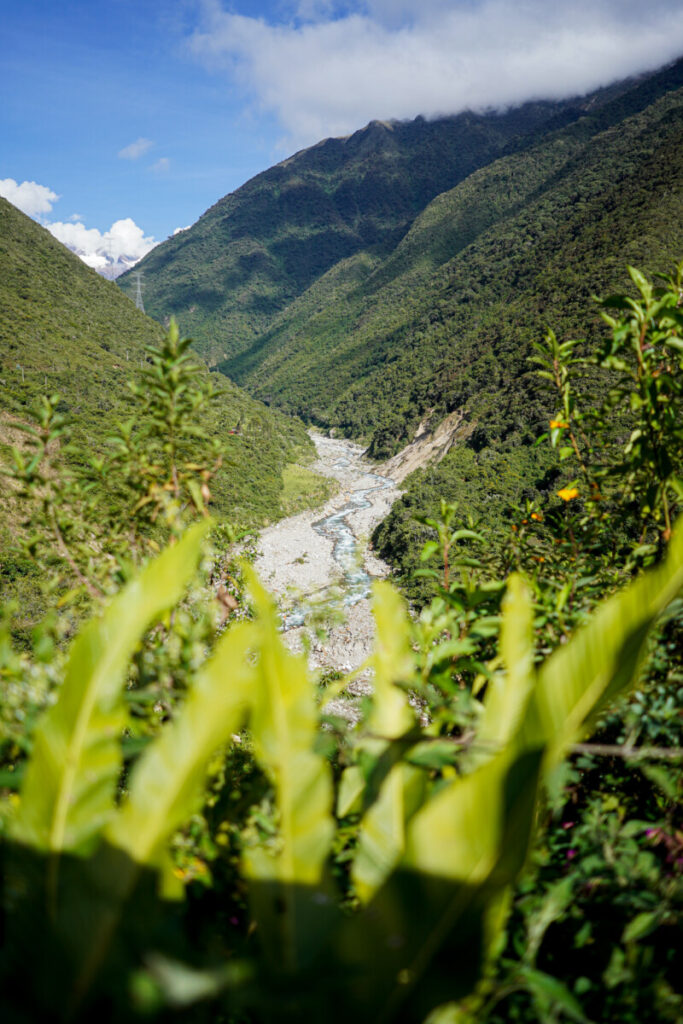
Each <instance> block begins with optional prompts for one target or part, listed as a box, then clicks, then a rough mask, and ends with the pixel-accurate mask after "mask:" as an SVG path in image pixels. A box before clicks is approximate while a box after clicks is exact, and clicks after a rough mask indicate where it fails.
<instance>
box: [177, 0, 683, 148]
mask: <svg viewBox="0 0 683 1024" xmlns="http://www.w3.org/2000/svg"><path fill="white" fill-rule="evenodd" d="M231 6H233V5H231ZM289 10H290V11H291V14H292V16H291V20H289V21H284V22H280V23H278V24H269V23H268V22H267V21H265V20H264V19H263V18H256V17H252V16H248V15H242V14H236V13H232V12H231V11H226V10H223V8H222V6H221V4H220V3H219V0H204V4H203V21H202V24H201V27H200V29H199V30H198V31H196V32H195V33H194V35H193V36H192V38H191V40H190V45H191V48H192V49H193V51H194V52H195V54H196V55H197V56H198V57H199V58H200V59H201V60H202V61H203V62H205V63H206V64H207V65H208V66H210V67H212V68H214V69H216V68H220V69H223V70H226V71H228V73H229V75H230V76H231V78H232V79H233V80H234V81H236V82H237V83H238V84H239V85H240V86H241V87H242V88H243V89H244V90H245V91H246V93H247V95H248V96H250V97H251V98H252V99H253V100H254V102H255V103H256V104H257V105H258V106H259V107H260V108H261V109H263V110H266V111H268V112H271V113H275V114H276V116H277V117H278V118H279V120H280V122H281V124H282V126H283V128H284V130H285V132H286V134H287V139H286V144H287V145H288V146H290V147H294V146H302V145H308V144H310V143H312V142H315V141H317V140H318V139H321V138H324V137H326V136H329V135H345V134H348V133H349V132H352V131H354V130H355V129H357V128H359V127H361V126H362V125H364V124H365V123H367V121H369V120H372V119H374V118H379V119H389V118H406V117H415V116H417V115H418V114H424V115H426V116H430V115H432V116H433V115H437V114H445V113H456V112H458V111H460V110H463V109H466V108H468V107H470V108H473V109H484V108H487V107H504V106H508V105H511V104H517V103H522V102H524V101H525V100H528V99H533V98H541V97H547V98H559V97H562V96H569V95H573V94H577V93H583V92H586V91H588V90H590V89H593V88H597V87H598V86H600V85H605V84H608V83H609V82H611V81H614V80H615V79H618V78H621V77H626V76H628V75H630V74H637V73H639V72H642V71H646V70H651V69H654V68H656V67H658V66H660V65H661V64H664V63H666V62H667V61H669V60H673V59H674V58H675V57H677V56H679V55H681V53H683V5H682V4H681V3H680V0H650V2H649V4H648V6H647V10H646V12H645V13H644V11H643V7H642V3H640V2H639V0H572V2H571V3H569V2H567V3H555V2H550V0H514V2H512V0H462V2H461V3H458V2H455V0H347V2H346V3H345V4H344V5H343V7H342V6H341V5H340V4H335V3H334V2H333V0H329V2H328V0H291V2H290V4H289Z"/></svg>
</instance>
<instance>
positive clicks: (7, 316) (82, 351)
mask: <svg viewBox="0 0 683 1024" xmlns="http://www.w3.org/2000/svg"><path fill="white" fill-rule="evenodd" d="M160 337H161V327H160V326H159V325H158V324H157V323H155V322H154V321H153V320H151V319H150V318H149V317H146V316H144V315H143V314H142V313H140V312H139V311H138V310H137V309H136V308H135V306H134V305H133V303H132V302H131V301H130V299H128V298H127V297H126V296H125V295H123V294H122V292H121V291H120V289H118V288H117V287H116V285H114V284H113V283H111V282H109V281H105V280H104V279H103V278H101V277H99V276H98V275H97V274H96V273H95V272H94V271H93V270H90V269H89V268H88V267H86V266H85V265H84V264H83V263H82V261H81V260H80V259H78V257H76V256H74V255H73V254H72V253H70V252H69V251H68V250H67V249H66V248H65V247H64V246H63V245H61V244H60V243H59V242H57V241H56V240H55V239H54V238H52V236H51V235H50V234H49V232H47V231H46V230H45V229H44V228H42V227H40V226H39V225H38V224H36V223H34V222H33V221H32V220H30V219H29V218H28V217H25V216H24V215H23V214H22V213H20V212H19V211H18V210H16V209H15V208H14V207H13V206H11V204H9V203H8V202H7V201H6V200H4V199H0V401H1V403H2V412H3V416H2V418H1V419H0V443H2V442H3V441H4V442H5V444H7V443H8V442H11V441H13V440H15V438H14V437H13V436H12V435H11V431H10V430H9V427H8V424H9V422H10V421H11V419H13V418H18V419H22V418H23V417H24V416H25V414H26V411H27V407H28V406H30V405H31V403H32V402H33V401H34V399H35V397H36V396H37V395H39V394H41V393H44V392H47V393H50V394H52V393H55V392H58V393H59V394H60V395H61V396H62V398H63V403H64V404H63V408H64V410H65V411H68V412H69V414H70V415H71V416H72V417H73V430H74V435H75V436H76V437H77V438H78V439H79V440H81V441H87V443H88V444H89V445H90V446H92V447H93V448H95V449H98V448H100V449H101V448H102V446H103V445H104V443H105V442H104V439H105V437H106V435H107V433H108V432H109V430H110V429H111V427H112V425H113V424H114V423H115V421H116V420H118V419H122V418H124V417H125V416H126V415H129V414H130V410H131V398H130V395H129V393H128V389H127V387H126V381H127V380H128V379H131V378H132V377H134V376H135V371H136V369H137V368H139V366H140V362H141V360H142V359H144V357H145V352H144V346H145V345H149V344H156V343H157V342H158V341H159V339H160ZM206 372H207V373H208V370H207V371H206ZM221 388H222V389H223V391H224V394H223V397H222V398H221V400H220V401H219V402H217V403H216V404H215V406H214V408H213V410H212V413H211V420H210V422H209V424H208V425H209V427H210V429H212V430H213V431H214V432H215V434H216V435H217V436H219V437H222V438H225V440H226V442H227V443H229V445H230V446H231V448H230V458H229V459H226V462H225V465H224V467H223V468H222V470H221V471H220V475H219V476H218V477H217V479H216V481H215V486H214V488H213V490H214V497H215V502H216V511H217V512H218V513H219V514H230V515H232V516H234V517H236V518H238V519H239V520H241V521H242V522H244V523H249V524H250V523H254V522H258V521H261V520H263V519H264V518H273V517H274V516H276V515H277V514H279V511H280V496H281V491H282V470H283V468H284V466H285V464H286V463H287V462H290V461H292V460H293V459H294V458H296V457H297V456H302V455H303V456H304V457H305V454H306V453H307V452H308V451H309V450H310V442H309V440H308V438H307V436H306V434H305V431H304V429H303V427H302V425H301V424H300V423H298V422H297V421H293V420H291V419H289V418H288V417H286V416H284V415H283V414H281V413H278V412H276V411H271V410H268V409H265V408H264V406H263V405H261V403H259V402H256V401H254V400H253V399H252V398H249V397H248V396H247V395H245V394H244V393H243V392H241V391H240V389H239V388H237V387H236V386H235V385H233V384H231V383H230V382H229V381H227V380H225V378H221ZM240 419H241V420H242V422H243V423H246V424H247V428H246V429H245V430H244V431H243V433H242V434H241V436H239V437H232V436H230V435H229V433H228V432H229V429H230V428H231V427H233V426H234V425H235V424H236V423H237V421H238V420H240Z"/></svg>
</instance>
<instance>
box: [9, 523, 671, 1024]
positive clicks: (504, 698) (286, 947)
mask: <svg viewBox="0 0 683 1024" xmlns="http://www.w3.org/2000/svg"><path fill="white" fill-rule="evenodd" d="M205 533H206V526H205V525H204V524H199V525H197V526H195V527H193V528H192V530H190V532H189V533H188V534H187V535H186V536H185V537H184V538H183V540H182V541H181V542H180V543H179V544H177V545H175V546H174V547H172V548H169V549H168V550H167V551H165V552H164V553H163V554H162V555H161V556H160V557H159V558H158V559H157V560H155V561H153V562H152V563H150V565H149V566H148V567H147V568H146V569H145V570H144V571H143V573H142V574H141V575H140V576H139V578H137V579H136V580H134V581H133V582H132V583H130V584H129V585H128V587H127V588H126V589H125V590H124V591H122V592H121V594H120V595H119V596H118V597H117V598H116V599H115V600H114V601H113V602H112V603H111V605H110V606H109V608H108V609H107V610H106V611H105V612H104V614H103V615H102V616H101V617H100V618H98V619H94V620H92V621H91V622H89V623H88V624H87V625H86V626H85V627H84V628H83V630H82V631H81V633H80V635H79V636H78V637H77V638H76V640H75V641H74V642H73V644H72V648H71V652H70V656H69V659H68V662H67V665H66V668H65V675H64V681H63V683H62V686H61V688H60V691H59V696H58V700H57V702H56V704H55V705H54V707H52V708H51V709H50V710H48V711H47V712H46V713H45V714H44V716H43V719H42V720H41V722H40V723H39V725H38V727H37V729H36V736H35V744H34V749H33V753H32V756H31V759H30V761H29V763H28V767H27V770H26V776H25V781H24V785H23V787H22V791H21V796H20V800H19V804H18V809H17V812H16V815H15V817H14V820H13V821H12V822H11V825H10V839H9V842H8V844H7V849H6V855H5V870H6V878H5V888H4V894H5V896H4V899H5V908H4V910H5V915H6V924H7V930H6V941H5V944H4V948H3V958H2V992H3V999H4V1000H5V1003H6V1008H7V1010H8V1012H9V1014H10V1019H11V1020H17V1021H18V1020H31V1019H36V1017H43V1018H44V1017H46V1016H47V1017H50V1018H54V1017H56V1018H57V1019H60V1018H65V1019H92V1015H93V1014H95V1013H99V1012H101V1011H102V1007H103V1006H104V1005H107V1006H108V1010H107V1015H108V1019H130V1016H131V1014H132V1013H133V1012H134V1008H135V1002H133V1004H131V1002H130V997H129V992H130V991H131V985H133V990H134V991H135V992H138V994H139V993H140V992H141V991H147V993H148V994H149V991H150V986H151V987H152V990H153V991H154V992H156V993H157V995H156V996H155V998H157V999H161V1000H162V1001H163V1000H165V999H168V1000H170V1001H171V1002H175V1003H176V1004H177V1003H181V1004H182V1003H187V1004H190V1003H194V1001H195V1000H196V998H198V997H199V996H204V997H211V998H213V999H216V998H218V999H220V1000H221V1001H223V1002H224V1003H225V1005H226V1007H228V1008H231V1009H232V1011H234V1012H237V1011H240V1010H246V1011H248V1012H249V1013H250V1015H252V1016H253V1018H254V1019H256V1020H287V1019H290V1018H294V1017H296V1018H300V1017H301V1015H302V1014H305V1015H307V1016H308V1017H309V1018H310V1019H314V1020H315V1019H319V1020H323V1019H324V1020H347V1019H348V1017H349V1015H355V1016H356V1017H357V1018H359V1019H362V1020H368V1021H391V1020H408V1019H411V1020H420V1019H422V1018H423V1017H424V1016H426V1014H428V1013H429V1012H430V1011H431V1010H432V1009H433V1008H434V1007H435V1006H437V1005H439V1004H440V1003H443V1002H445V1001H447V1000H452V999H458V998H462V997H463V996H465V995H466V994H467V993H468V992H470V991H472V989H473V987H474V986H475V984H476V983H477V980H478V978H479V977H480V975H481V972H482V970H483V966H484V964H485V961H486V957H487V951H488V950H489V949H490V948H491V945H492V943H493V941H494V939H495V936H496V935H497V933H498V931H499V929H500V927H501V924H502V922H503V920H504V908H505V905H506V900H507V893H508V892H509V888H510V886H511V885H512V883H513V882H514V881H515V879H516V878H517V876H518V874H519V872H520V870H521V868H522V866H523V864H524V861H525V858H526V855H527V850H528V847H529V843H530V840H531V837H532V835H533V830H534V819H535V814H536V805H537V801H538V797H539V792H540V787H541V785H542V780H543V778H544V777H545V775H546V773H547V772H548V771H549V770H550V769H551V768H552V767H553V766H554V765H556V764H557V763H558V761H559V760H560V759H561V757H562V756H563V753H564V752H565V751H566V749H567V745H568V744H570V743H571V742H573V741H574V740H575V739H576V738H577V737H578V736H581V735H582V734H583V733H584V732H585V730H586V729H587V728H588V727H589V725H590V723H591V721H592V720H593V719H594V716H595V714H596V711H597V709H599V708H600V707H601V706H602V705H603V704H604V703H605V702H606V701H609V700H612V699H613V698H614V697H615V696H616V695H617V694H618V693H620V692H623V691H624V690H625V689H627V688H628V687H629V686H630V685H631V684H632V682H633V680H634V679H635V678H636V675H637V672H638V667H639V664H640V661H641V658H642V655H643V652H644V649H645V643H646V639H647V634H648V631H649V629H650V628H651V626H652V624H653V622H654V621H655V619H656V618H657V616H658V615H659V614H660V613H661V612H662V611H663V610H664V609H665V608H666V606H667V605H668V604H669V603H670V602H671V600H672V599H673V598H674V597H675V595H676V593H677V592H678V591H679V589H680V588H681V586H683V533H679V534H678V535H676V536H675V537H674V538H673V540H672V542H671V550H670V553H669V557H668V559H667V561H666V563H665V564H664V565H662V566H661V567H660V568H659V569H657V570H655V571H653V572H651V573H649V574H646V575H644V576H643V577H642V578H641V579H639V580H637V581H636V582H635V583H633V584H632V585H631V586H630V587H628V588H627V589H625V590H624V591H623V592H621V593H620V594H618V595H617V596H615V597H613V598H612V599H610V600H609V601H608V602H607V603H606V604H604V606H602V607H601V608H600V609H599V610H598V611H597V613H596V614H595V616H594V617H593V619H592V620H591V622H590V623H589V624H588V626H587V627H586V628H585V629H583V630H581V631H580V632H579V633H577V635H576V636H575V637H574V638H573V639H572V640H571V641H570V643H569V644H567V645H566V646H565V647H563V648H562V649H561V650H559V651H558V652H557V653H556V654H554V655H553V656H551V657H550V658H549V659H547V660H546V661H545V662H543V664H542V665H541V666H540V668H539V669H536V668H535V667H534V651H533V641H532V612H531V603H530V594H529V591H528V588H527V586H526V584H525V583H524V581H523V580H522V579H521V578H519V577H512V578H511V579H510V581H509V583H508V590H507V596H506V598H505V601H504V605H503V619H502V632H501V642H500V650H499V654H500V662H501V669H500V671H499V672H498V673H497V675H496V676H495V677H494V678H493V679H492V680H491V683H490V685H489V687H488V689H487V691H486V694H485V696H484V701H483V704H482V709H481V716H480V723H479V727H478V731H477V736H476V739H475V740H474V741H473V742H472V743H470V744H469V745H468V748H467V750H466V751H465V753H464V755H463V757H462V758H461V761H460V768H459V770H460V772H461V774H460V775H459V776H458V777H455V778H449V777H448V773H446V774H445V775H444V774H442V773H441V772H440V771H438V770H435V769H434V767H433V765H434V762H432V761H430V758H429V747H430V744H431V743H432V742H433V738H432V736H431V735H430V730H429V728H427V729H425V730H421V729H420V727H419V725H418V723H417V722H416V720H415V716H414V713H413V712H412V710H411V708H410V705H409V702H408V695H407V693H406V687H408V688H409V687H410V686H411V684H412V683H413V681H414V680H415V667H414V663H413V656H412V654H411V649H410V643H409V638H410V628H411V627H410V624H409V620H408V618H407V616H406V613H405V611H404V609H403V607H402V603H401V601H400V599H399V598H398V596H397V595H396V594H395V593H394V591H393V590H392V589H391V587H390V586H389V585H388V584H380V585H377V587H376V591H375V598H374V611H375V618H376V623H377V639H376V646H375V654H374V657H373V664H374V669H375V687H376V688H375V696H374V699H373V707H372V711H371V714H370V717H369V718H368V719H367V722H366V724H365V727H364V728H363V729H362V730H361V732H360V734H359V736H358V738H357V740H356V741H355V744H354V748H353V749H354V751H355V753H353V754H352V759H355V760H356V765H350V766H349V767H348V768H347V769H346V773H345V774H344V775H342V777H341V788H340V790H339V795H340V797H341V796H342V794H343V793H346V797H345V799H346V800H347V803H348V797H349V793H350V788H351V789H355V796H354V799H355V801H356V804H357V806H358V807H359V809H360V820H359V842H358V847H357V853H356V854H355V857H354V861H353V864H352V869H351V870H352V875H353V877H354V878H355V883H356V885H357V888H358V893H359V896H360V898H361V904H360V907H359V909H358V911H357V912H356V913H355V914H353V915H351V916H348V914H344V913H343V912H342V911H341V910H340V909H339V906H338V901H339V897H338V893H336V892H335V888H334V885H333V883H332V880H331V874H330V866H331V854H332V848H333V838H334V833H335V815H334V803H335V797H334V788H335V785H334V775H333V771H332V766H331V765H330V764H329V762H328V761H327V759H326V757H325V756H324V755H323V753H321V752H320V749H319V736H320V733H319V726H318V720H319V711H318V707H317V687H316V686H315V684H314V681H313V680H312V679H311V678H310V677H309V675H308V671H307V668H306V665H305V662H304V660H303V659H302V658H301V657H297V656H294V655H292V654H290V653H289V652H288V651H287V650H286V648H285V647H284V645H283V643H282V640H281V638H280V635H279V633H278V628H277V618H276V613H275V609H274V606H273V604H272V603H271V601H270V599H269V598H268V597H267V595H266V594H265V592H264V591H262V589H261V588H260V586H259V584H258V583H257V582H256V580H255V579H253V578H252V580H251V583H250V588H251V593H252V598H253V601H254V606H255V609H256V618H255V619H254V620H253V621H248V622H241V623H237V624H235V625H233V626H232V627H231V628H229V629H228V630H227V631H226V633H225V634H224V635H223V637H222V638H221V639H220V640H219V641H218V642H217V644H216V646H215V648H214V650H213V652H212V653H211V654H210V656H209V658H208V659H207V661H206V662H205V664H204V665H203V666H202V667H201V668H200V669H199V670H198V671H197V673H196V675H195V678H194V679H193V681H192V684H191V686H190V689H189V692H188V695H187V698H186V700H185V703H184V705H183V706H182V707H181V708H180V709H179V710H178V712H177V714H176V716H175V718H174V719H173V720H172V721H170V722H169V723H168V724H167V725H166V726H164V727H163V729H162V730H161V732H160V734H159V735H158V736H157V738H156V739H154V740H153V741H152V742H151V743H150V744H149V745H148V746H147V748H146V749H145V751H144V752H143V754H142V755H141V757H140V758H139V760H138V762H137V764H136V766H135V768H134V770H133V773H132V775H131V777H130V780H129V782H127V784H126V789H125V792H124V793H123V794H122V796H121V799H120V800H119V799H118V797H117V780H118V778H119V774H120V770H121V764H122V761H121V743H120V735H121V730H122V727H123V726H124V725H125V701H124V699H123V691H124V683H125V678H126V675H125V669H126V664H127V662H128V660H129V659H130V657H131V655H132V652H133V650H134V647H135V645H136V643H137V642H138V640H139V638H140V637H141V636H142V634H143V633H144V631H145V630H146V628H147V627H148V626H149V625H151V624H152V623H153V622H154V620H155V619H157V618H158V617H159V616H160V615H162V614H164V612H165V611H166V610H167V609H170V608H171V607H172V606H173V605H174V604H175V602H176V601H177V600H178V599H179V598H180V596H181V595H182V591H183V589H184V587H185V586H186V585H187V583H188V582H189V581H190V580H191V578H192V576H193V574H194V571H195V567H196V564H197V561H198V558H199V552H200V546H201V543H202V539H203V537H204V536H205ZM245 725H248V728H249V731H250V734H251V736H252V738H253V749H254V754H255V757H256V759H257V761H258V763H259V764H260V766H261V768H262V770H263V772H264V773H265V775H266V777H267V778H268V779H269V780H270V783H271V785H272V800H273V806H274V809H275V815H274V819H273V820H274V827H273V829H272V831H271V832H270V834H269V835H268V836H267V837H266V838H265V839H262V840H258V839H256V840H254V837H253V835H252V838H251V840H248V839H246V838H245V845H244V847H243V850H242V855H241V872H242V877H243V883H242V884H243V885H245V886H246V889H247V892H248V898H249V912H248V921H249V922H250V926H249V927H248V929H247V930H246V932H243V931H239V932H238V933H237V934H236V935H235V936H234V938H231V934H234V933H233V932H232V930H231V929H230V928H228V930H227V931H226V930H225V927H224V921H223V920H222V918H221V914H220V905H219V904H217V905H216V916H215V920H214V922H213V925H212V928H211V931H212V933H213V935H214V938H213V940H212V943H211V945H212V946H213V949H214V952H213V953H212V954H211V955H210V957H209V959H208V960H207V961H204V962H202V961H201V960H200V961H199V962H198V961H197V954H196V951H195V952H194V953H193V952H192V949H191V945H192V942H191V935H190V934H187V935H185V936H184V937H183V934H182V930H180V931H179V930H178V925H179V923H180V922H181V921H182V914H181V913H180V910H179V906H180V905H179V904H178V903H176V902H174V900H177V899H178V898H179V897H181V896H182V885H181V883H180V881H179V879H178V877H177V874H176V873H175V872H174V870H173V867H172V862H171V860H170V858H169V841H170V840H171V838H172V836H173V835H174V833H175V832H176V830H177V829H178V828H179V827H180V826H182V825H183V824H184V823H185V822H186V821H187V820H188V819H189V818H190V816H191V815H192V814H193V812H194V811H195V810H196V809H197V808H198V807H199V806H200V804H201V801H202V795H203V791H204V786H205V782H206V778H207V771H208V769H209V764H210V762H211V759H212V757H213V755H214V754H215V752H216V751H217V750H218V749H220V748H221V747H222V746H224V745H225V744H226V743H229V742H230V740H231V737H232V736H234V735H236V734H237V733H238V732H239V730H240V729H242V728H243V727H244V726H245ZM339 810H340V813H342V814H346V813H348V812H349V808H348V807H344V808H340V809H339ZM155 890H157V891H159V892H160V894H161V895H160V896H157V895H155ZM170 921H175V925H173V926H171V924H170V923H169V922H170ZM219 949H220V950H222V951H223V952H222V953H220V955H218V956H217V955H216V953H217V951H218V950H219ZM183 958H187V960H188V961H189V962H188V964H187V965H183V964H182V959H183ZM190 963H193V964H194V966H192V967H191V966H189V964H190ZM140 972H142V973H140ZM143 978H146V979H147V980H146V982H145V985H146V986H147V987H146V988H145V985H143V986H142V988H141V987H140V986H141V984H142V982H141V979H143ZM143 1002H144V1000H143ZM147 1004H148V1005H149V1001H147ZM186 1012H187V1013H188V1014H190V1013H194V1010H193V1011H190V1010H187V1011H186Z"/></svg>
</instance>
